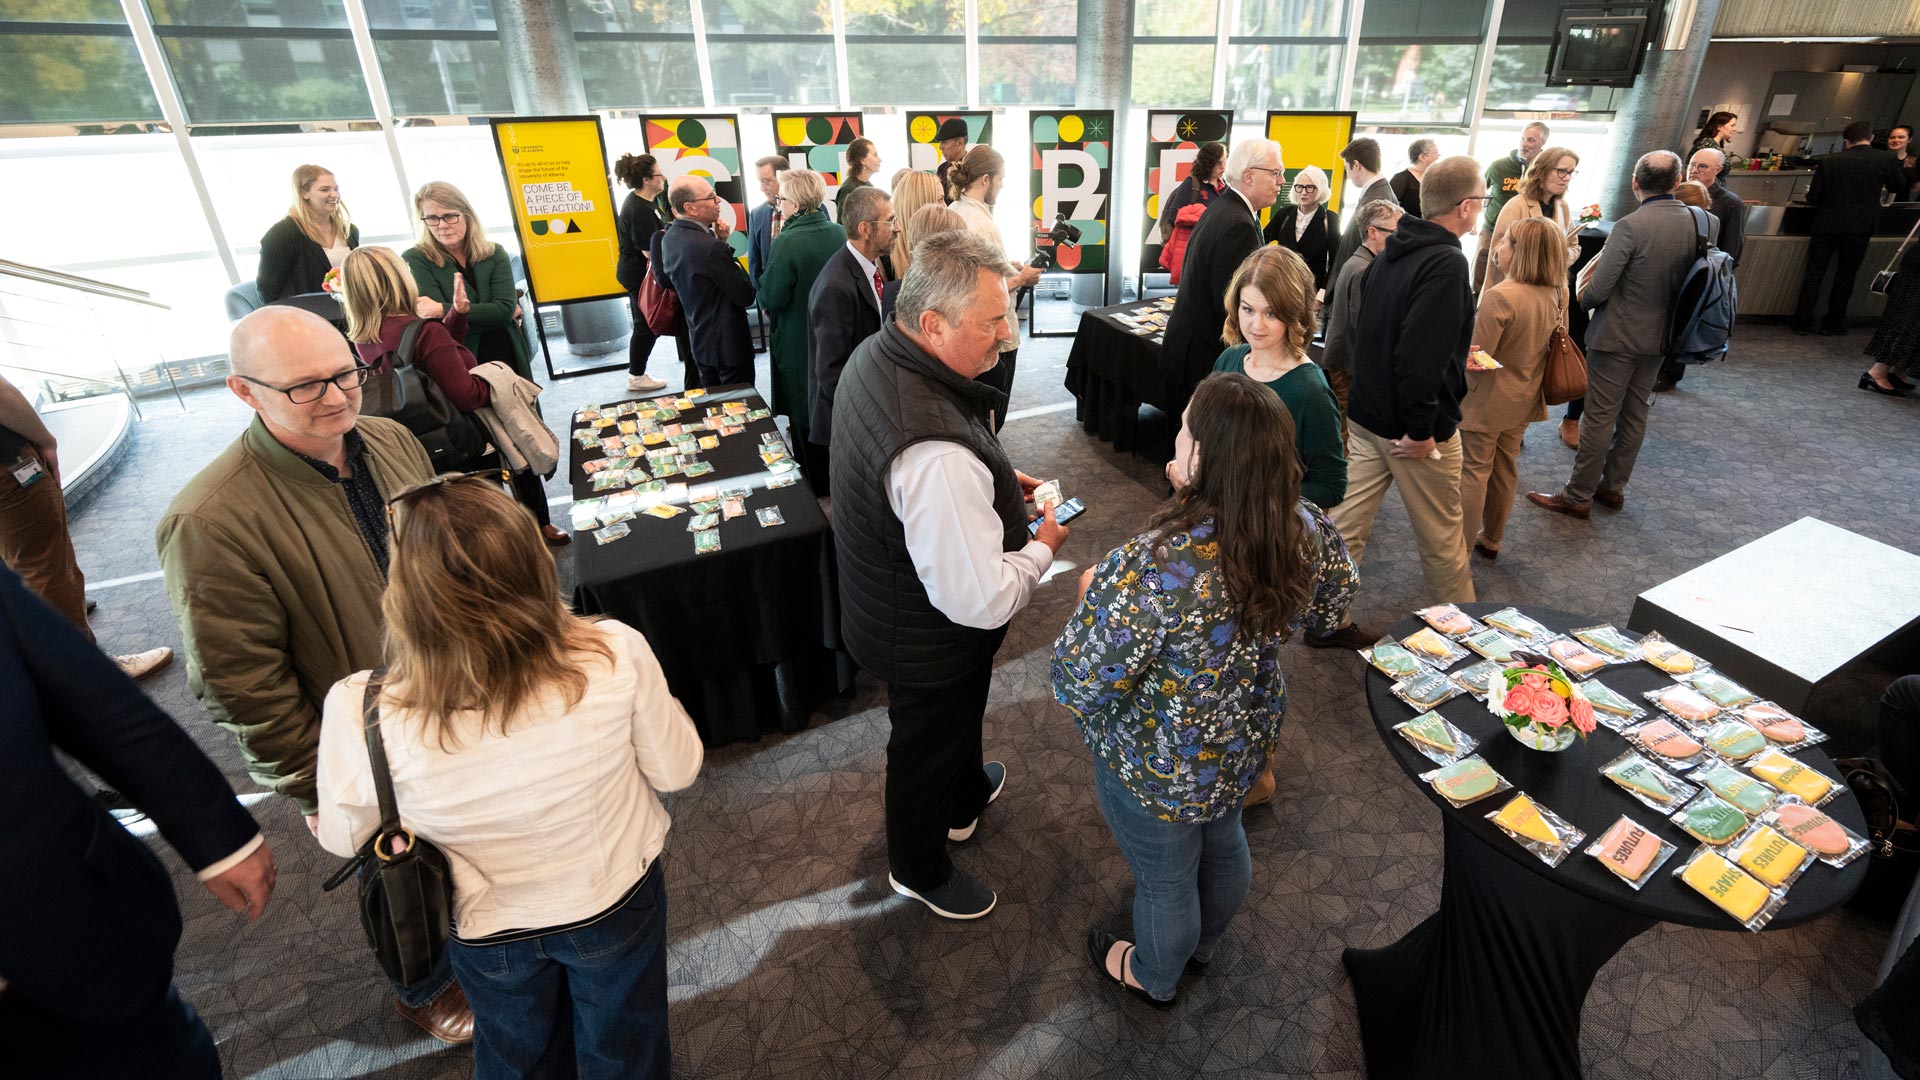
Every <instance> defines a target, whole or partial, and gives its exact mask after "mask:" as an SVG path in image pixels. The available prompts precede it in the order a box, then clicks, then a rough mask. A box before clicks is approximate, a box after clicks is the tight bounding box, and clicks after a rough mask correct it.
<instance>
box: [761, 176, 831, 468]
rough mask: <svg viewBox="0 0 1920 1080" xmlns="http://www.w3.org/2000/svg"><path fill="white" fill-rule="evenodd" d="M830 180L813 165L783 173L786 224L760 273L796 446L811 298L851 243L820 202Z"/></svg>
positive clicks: (803, 424)
mask: <svg viewBox="0 0 1920 1080" xmlns="http://www.w3.org/2000/svg"><path fill="white" fill-rule="evenodd" d="M826 198H827V185H826V182H825V181H824V180H822V179H821V178H820V174H819V173H817V172H814V171H813V170H812V169H788V170H787V171H786V172H783V173H781V174H780V196H779V202H780V208H781V210H782V211H784V212H785V214H786V223H785V224H784V225H782V226H780V235H779V236H776V237H774V238H773V251H772V252H771V253H770V254H769V255H768V256H767V269H766V271H765V272H763V273H762V274H761V275H760V295H759V299H760V310H762V311H764V312H766V313H767V318H768V319H769V320H770V321H771V322H772V323H773V333H772V335H771V336H770V337H769V338H768V344H767V351H768V352H769V353H770V354H771V359H772V368H773V411H774V412H777V413H779V414H780V415H782V416H784V417H786V418H787V423H788V425H789V426H790V427H792V428H793V431H794V445H796V446H805V445H806V442H807V427H808V420H807V415H808V411H809V408H810V402H809V401H808V398H807V338H808V334H807V297H808V295H809V294H811V293H812V292H813V282H814V280H815V279H816V278H818V277H819V276H820V270H821V268H822V267H824V266H826V265H827V260H828V259H831V258H833V255H834V252H836V251H839V250H840V248H841V246H842V245H844V244H845V243H846V242H847V234H846V231H845V230H843V229H841V228H840V226H838V225H836V224H834V223H833V221H832V220H831V219H829V218H828V217H827V212H826V211H825V210H823V209H822V208H821V205H820V204H821V203H823V202H825V201H826Z"/></svg>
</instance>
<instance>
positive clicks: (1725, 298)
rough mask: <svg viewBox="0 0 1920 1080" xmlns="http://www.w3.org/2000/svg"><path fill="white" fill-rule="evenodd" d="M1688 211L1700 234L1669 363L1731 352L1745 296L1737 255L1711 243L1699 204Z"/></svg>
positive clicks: (1676, 312)
mask: <svg viewBox="0 0 1920 1080" xmlns="http://www.w3.org/2000/svg"><path fill="white" fill-rule="evenodd" d="M1687 210H1688V212H1689V213H1690V214H1691V215H1692V216H1693V224H1694V229H1695V230H1696V232H1695V239H1694V246H1693V250H1694V255H1693V266H1692V267H1691V268H1690V269H1688V270H1687V276H1686V278H1685V280H1683V281H1682V282H1681V284H1680V295H1679V296H1678V297H1676V298H1675V299H1674V302H1673V310H1672V311H1671V312H1669V313H1668V315H1667V359H1669V360H1672V361H1674V362H1675V363H1680V364H1704V363H1707V362H1709V361H1712V360H1718V359H1720V358H1721V357H1723V356H1725V355H1726V354H1727V340H1728V339H1729V338H1731V337H1733V319H1734V313H1735V311H1736V309H1738V308H1739V306H1740V293H1739V289H1738V288H1737V287H1736V286H1735V284H1734V280H1733V256H1731V255H1728V254H1727V253H1726V252H1724V251H1721V250H1720V249H1719V248H1717V247H1715V246H1714V245H1713V244H1711V243H1709V242H1708V240H1707V212H1706V211H1705V210H1702V209H1700V208H1699V207H1697V206H1689V207H1687Z"/></svg>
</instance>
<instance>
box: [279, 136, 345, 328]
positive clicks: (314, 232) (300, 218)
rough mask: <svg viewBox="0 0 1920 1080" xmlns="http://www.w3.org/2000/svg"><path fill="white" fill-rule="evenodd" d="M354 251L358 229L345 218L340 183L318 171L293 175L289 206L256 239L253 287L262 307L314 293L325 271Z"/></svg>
mask: <svg viewBox="0 0 1920 1080" xmlns="http://www.w3.org/2000/svg"><path fill="white" fill-rule="evenodd" d="M359 246H360V227H359V226H358V225H355V224H354V223H353V220H352V218H351V217H350V216H349V215H348V214H347V204H346V203H345V202H343V201H341V198H340V182H339V181H338V180H335V179H334V177H333V174H332V173H331V172H328V171H327V170H326V169H324V168H322V167H320V166H318V165H302V166H300V167H299V168H297V169H295V170H293V205H292V206H291V207H289V208H288V209H287V216H286V217H283V218H281V219H280V220H279V221H277V222H275V223H274V226H273V228H271V229H268V230H267V232H266V235H264V236H262V237H261V238H260V269H259V272H258V273H257V274H256V275H255V276H254V284H255V285H256V286H257V287H258V288H259V289H260V299H261V301H262V302H263V303H268V304H271V303H274V302H275V301H278V300H284V299H285V298H287V297H289V296H299V295H301V294H303V293H317V292H319V291H320V289H321V284H322V283H323V282H324V281H325V280H326V277H327V271H329V270H337V269H339V268H340V266H341V265H342V264H343V263H345V262H346V261H347V253H348V252H350V251H352V250H353V249H355V248H357V247H359Z"/></svg>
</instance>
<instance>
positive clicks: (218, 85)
mask: <svg viewBox="0 0 1920 1080" xmlns="http://www.w3.org/2000/svg"><path fill="white" fill-rule="evenodd" d="M147 7H148V9H149V10H150V11H151V12H152V13H153V22H154V30H155V32H156V33H158V34H159V35H160V46H161V48H162V49H164V50H165V51H166V54H167V66H168V67H169V68H171V69H172V71H173V81H174V83H175V84H176V85H177V86H179V88H180V98H181V102H182V104H183V105H184V106H185V107H186V110H187V119H188V120H190V121H192V122H193V123H195V124H228V123H257V122H263V121H264V122H287V123H293V122H300V121H312V120H359V119H369V118H371V117H372V116H373V103H372V100H371V99H370V98H368V97H367V86H366V82H365V80H363V79H362V78H361V76H360V58H359V55H358V54H357V53H355V52H354V48H353V34H352V32H351V31H350V30H348V29H347V15H346V10H345V9H344V8H342V7H341V6H340V5H338V4H334V3H325V2H323V0H148V3H147Z"/></svg>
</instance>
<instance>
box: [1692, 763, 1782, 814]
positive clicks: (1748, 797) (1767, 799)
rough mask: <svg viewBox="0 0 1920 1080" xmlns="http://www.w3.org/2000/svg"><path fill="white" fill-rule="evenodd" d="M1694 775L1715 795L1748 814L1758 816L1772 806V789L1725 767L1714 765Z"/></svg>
mask: <svg viewBox="0 0 1920 1080" xmlns="http://www.w3.org/2000/svg"><path fill="white" fill-rule="evenodd" d="M1694 775H1695V777H1696V778H1698V779H1699V780H1701V781H1702V782H1704V783H1705V784H1706V785H1707V787H1708V788H1709V789H1710V790H1712V792H1713V793H1714V794H1715V795H1718V796H1720V797H1721V798H1723V799H1725V800H1727V801H1728V802H1730V803H1732V804H1733V805H1735V806H1737V807H1739V808H1740V809H1741V810H1742V811H1745V812H1746V813H1748V814H1758V813H1760V812H1761V811H1763V810H1765V809H1766V808H1767V807H1769V806H1771V805H1773V789H1772V788H1769V787H1768V786H1767V785H1765V784H1763V783H1761V782H1760V781H1758V780H1755V779H1753V778H1752V777H1750V776H1742V775H1741V774H1739V773H1738V772H1735V771H1734V770H1732V769H1729V768H1727V767H1726V766H1725V765H1715V766H1714V767H1712V768H1710V769H1704V770H1702V771H1700V772H1698V773H1695V774H1694Z"/></svg>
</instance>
